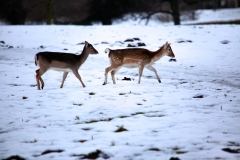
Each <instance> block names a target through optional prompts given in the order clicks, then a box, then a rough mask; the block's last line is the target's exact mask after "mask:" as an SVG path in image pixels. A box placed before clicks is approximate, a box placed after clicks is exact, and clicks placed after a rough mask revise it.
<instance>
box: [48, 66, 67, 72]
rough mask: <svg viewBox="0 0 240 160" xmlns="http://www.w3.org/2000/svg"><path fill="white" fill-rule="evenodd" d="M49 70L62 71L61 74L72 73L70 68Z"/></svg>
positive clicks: (52, 68)
mask: <svg viewBox="0 0 240 160" xmlns="http://www.w3.org/2000/svg"><path fill="white" fill-rule="evenodd" d="M49 70H54V71H60V72H72V70H71V69H70V68H54V67H51V68H49Z"/></svg>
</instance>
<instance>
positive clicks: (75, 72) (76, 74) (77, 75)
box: [73, 71, 86, 87]
mask: <svg viewBox="0 0 240 160" xmlns="http://www.w3.org/2000/svg"><path fill="white" fill-rule="evenodd" d="M73 74H74V75H75V76H76V77H77V78H78V79H79V81H80V82H81V83H82V86H83V87H86V86H85V85H84V83H83V81H82V78H81V76H80V74H79V73H78V71H73Z"/></svg>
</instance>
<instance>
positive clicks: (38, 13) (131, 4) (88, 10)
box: [0, 0, 240, 25]
mask: <svg viewBox="0 0 240 160" xmlns="http://www.w3.org/2000/svg"><path fill="white" fill-rule="evenodd" d="M239 3H240V0H147V1H146V0H0V4H1V5H0V20H1V21H4V22H6V23H8V24H13V25H14V24H76V25H91V24H92V23H95V22H98V23H101V24H103V25H111V24H112V22H113V20H115V19H121V18H122V20H124V16H125V15H129V16H128V18H135V17H136V15H138V16H139V17H140V18H141V19H142V20H146V24H147V23H148V21H149V20H150V19H151V18H152V17H153V16H155V17H157V18H158V19H159V20H161V21H173V22H174V24H175V25H179V24H180V23H181V22H180V20H181V18H180V16H181V15H183V14H186V13H188V15H189V17H190V18H192V19H194V18H196V16H197V15H196V14H195V12H194V10H196V9H219V8H234V7H239ZM159 13H164V15H165V16H162V15H159ZM156 15H158V16H156Z"/></svg>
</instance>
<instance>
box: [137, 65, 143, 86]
mask: <svg viewBox="0 0 240 160" xmlns="http://www.w3.org/2000/svg"><path fill="white" fill-rule="evenodd" d="M143 68H144V65H139V79H138V84H140V82H141V77H142V72H143Z"/></svg>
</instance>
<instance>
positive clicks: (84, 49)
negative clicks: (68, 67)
mask: <svg viewBox="0 0 240 160" xmlns="http://www.w3.org/2000/svg"><path fill="white" fill-rule="evenodd" d="M88 56H89V53H88V52H87V51H86V48H85V47H84V48H83V51H82V53H81V54H80V55H79V58H80V63H81V64H83V63H84V62H85V61H86V59H87V58H88Z"/></svg>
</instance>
